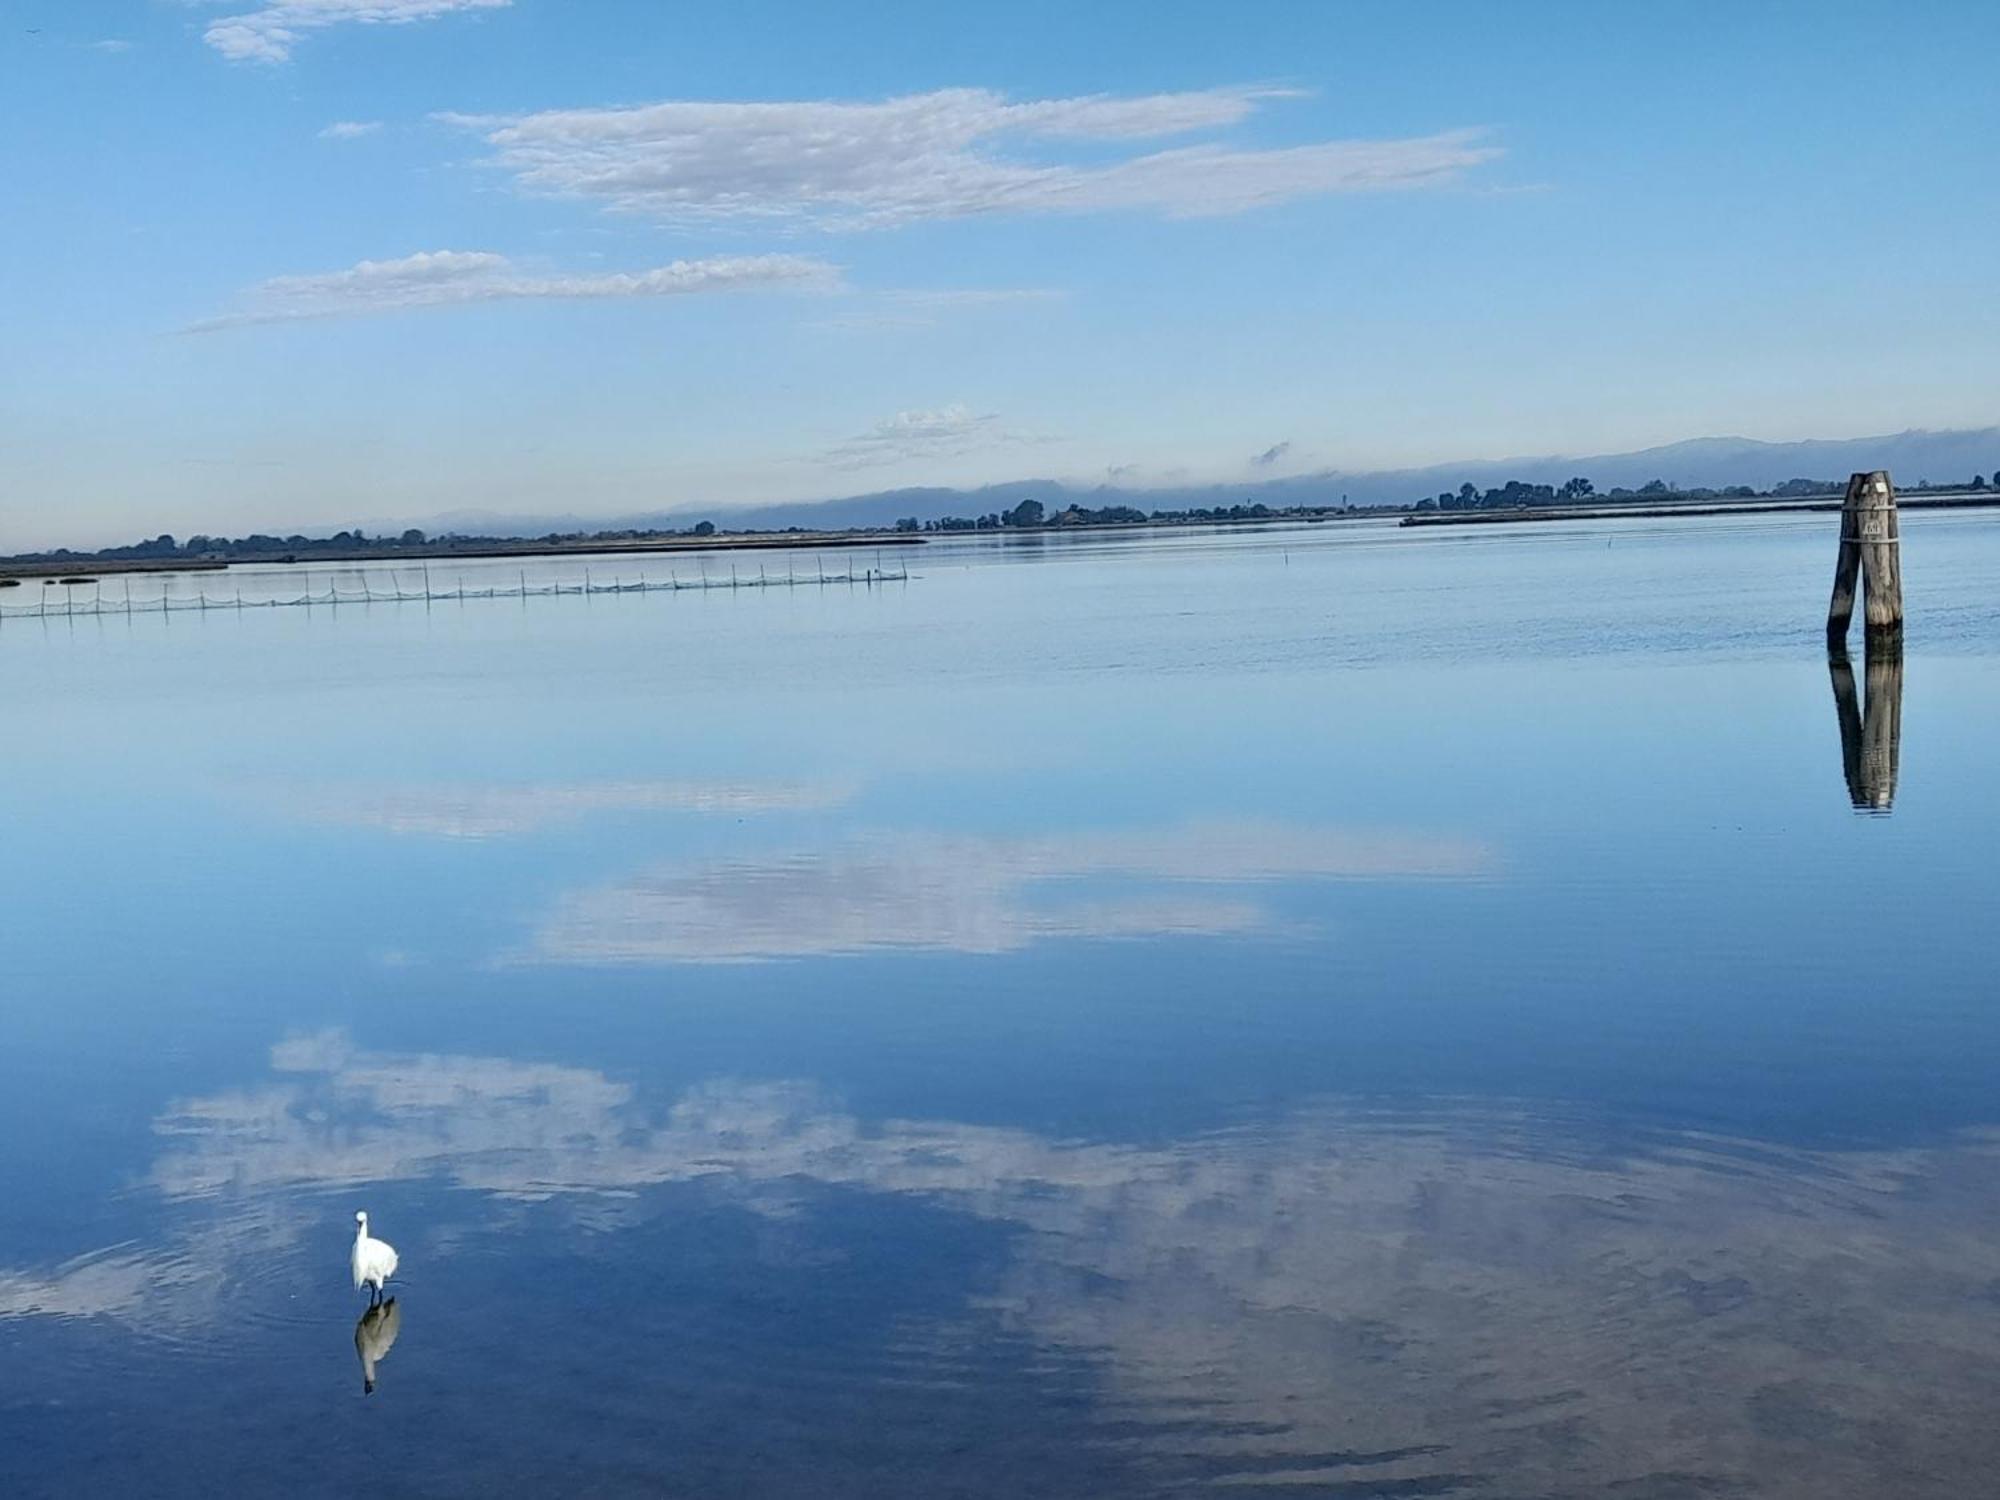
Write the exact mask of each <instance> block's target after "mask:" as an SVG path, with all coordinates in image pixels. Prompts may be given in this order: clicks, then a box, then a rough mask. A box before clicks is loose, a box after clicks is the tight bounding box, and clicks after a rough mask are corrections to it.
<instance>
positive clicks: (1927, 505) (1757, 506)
mask: <svg viewBox="0 0 2000 1500" xmlns="http://www.w3.org/2000/svg"><path fill="white" fill-rule="evenodd" d="M1841 504H1842V500H1841V497H1840V496H1838V495H1831V496H1827V495H1816V496H1812V497H1810V498H1805V499H1798V500H1732V501H1721V502H1707V501H1697V502H1695V503H1692V504H1685V505H1540V506H1529V507H1524V508H1522V509H1518V510H1439V511H1428V510H1427V511H1411V512H1410V513H1409V514H1408V515H1406V516H1404V517H1403V519H1402V522H1401V524H1402V525H1404V526H1502V525H1507V524H1509V523H1511V522H1515V521H1615V520H1618V519H1620V518H1621V517H1626V516H1631V517H1642V518H1647V519H1652V520H1663V519H1672V518H1674V517H1677V516H1768V515H1779V514H1782V513H1784V512H1787V511H1794V512H1795V511H1816V510H1817V511H1837V510H1839V509H1840V507H1841ZM1896 504H1897V506H1898V508H1900V509H1902V510H1906V511H1909V510H1978V509H1983V508H1986V507H1989V506H2000V492H1993V491H1988V492H1983V493H1972V492H1968V493H1966V494H1963V495H1922V496H1912V495H1899V496H1898V497H1897V499H1896Z"/></svg>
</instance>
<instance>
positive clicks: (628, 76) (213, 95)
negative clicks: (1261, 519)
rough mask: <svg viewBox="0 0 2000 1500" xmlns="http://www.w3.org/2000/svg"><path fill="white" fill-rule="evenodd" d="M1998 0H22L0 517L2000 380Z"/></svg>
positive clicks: (2, 60) (382, 516)
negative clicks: (717, 2)
mask: <svg viewBox="0 0 2000 1500" xmlns="http://www.w3.org/2000/svg"><path fill="white" fill-rule="evenodd" d="M1996 57H2000V6H1996V5H1993V4H1991V3H1965V4H1955V3H1942V0H1941V3H1935V4H1930V5H1907V4H1904V5H1890V4H1879V5H1878V4H1841V3H1837V0H1821V3H1817V4H1796V5H1794V4H1783V3H1763V4H1757V5H1751V6H1744V5H1740V4H1722V3H1715V4H1700V3H1692V4H1676V5H1670V6H1668V5H1661V6H1642V5H1603V4H1578V5H1562V4H1530V3H1526V0H1523V3H1519V4H1506V5H1502V4H1493V3H1486V4H1439V3H1426V0H1406V3H1388V0H1384V3H1332V0H1327V3H1304V0H1299V3H1266V0H1232V3H1226V4H1225V3H1220V0H1218V3H1214V4H1199V5H1198V4H1190V3H1171V0H1151V3H1137V4H1125V3H1116V0H1093V3H1091V4H1088V5H1077V4H1075V3H1073V0H1069V3H1049V4H1044V3H1040V0H1033V3H1005V4H1002V3H991V0H988V3H977V4H975V3H971V0H968V3H966V4H962V5H939V4H936V3H925V4H903V3H895V0H876V3H870V4H865V5H863V4H844V3H837V0H814V3H805V0H799V3H789V4H785V3H771V0H733V3H731V4H729V5H726V6H714V5H710V6H695V5H689V4H682V3H676V0H219V3H209V0H0V131H4V135H0V163H4V167H0V287H4V288H5V290H4V292H0V551H13V550H16V549H17V548H20V547H28V546H47V545H55V544H69V545H103V544H108V543H114V542H122V541H126V540H131V539H134V538H136V537H139V536H142V535H148V536H149V535H153V534H156V533H158V532H162V531H170V532H173V533H175V534H176V535H183V536H185V535H187V534H190V533H193V532H208V533H216V534H231V535H234V534H240V533H243V532H248V531H252V530H264V531H279V532H286V531H291V530H325V529H332V528H337V527H341V526H348V525H353V524H374V525H379V524H381V523H382V522H383V521H385V520H405V521H416V522H419V523H421V521H422V520H424V519H426V518H433V517H438V516H448V515H450V514H453V513H458V512H481V513H488V514H499V515H505V514H509V513H516V514H535V515H548V514H552V513H554V514H575V515H582V516H592V515H601V516H610V515H628V514H632V513H635V512H641V511H657V512H678V513H692V512H716V513H723V512H726V511H727V510H728V509H729V508H730V507H739V506H745V505H751V504H756V503H762V502H772V501H781V500H796V499H811V498H820V497H826V496H833V495H842V494H852V493H860V492H867V491H876V490H884V489H891V488H896V487H899V486H904V485H915V484H943V485H960V486H967V485H977V484H981V483H988V482H996V481H1002V480H1008V479H1018V478H1025V477H1047V478H1057V479H1064V480H1070V481H1077V482H1087V483H1089V482H1111V483H1116V484H1120V485H1125V486H1132V487H1141V488H1143V487H1146V486H1149V485H1169V484H1186V483H1194V482H1217V481H1222V482H1229V481H1235V480H1239V479H1242V480H1247V479H1251V478H1260V477H1261V478H1276V477H1281V476H1284V475H1287V474H1298V473H1310V472H1316V471H1319V470H1324V469H1347V470H1358V469H1378V468H1388V467H1401V466H1406V465H1420V464H1429V463H1436V462H1444V461H1449V460H1454V459H1461V458H1465V459H1470V458H1496V457H1506V456H1511V455H1517V454H1539V453H1571V454H1590V453H1602V452H1612V451H1619V450H1623V449H1629V448H1635V447H1642V446H1646V445H1648V444H1652V443H1657V442H1670V441H1675V440H1678V439H1681V438H1687V437H1695V436H1705V435H1721V434H1726V435H1742V436H1749V437H1756V438H1766V439H1773V440H1783V439H1796V438H1808V437H1850V436H1857V435H1862V434H1870V433H1880V432H1891V431H1897V430H1900V429H1903V428H1908V427H1968V426H1985V425H1988V424H1991V423H1993V422H1994V421H1996V420H2000V411H1996V404H1995V401H1994V392H1995V391H1997V390H2000V297H1997V296H1996V295H1995V287H1994V280H1995V277H1994V271H1995V268H1996V264H2000V234H1996V231H2000V207H1996V194H1995V188H1996V185H2000V166H1997V165H1996V162H2000V154H1996V151H1995V146H1996V143H2000V88H1995V87H1994V86H1993V84H1992V72H1993V60H1994V59H1995V58H1996Z"/></svg>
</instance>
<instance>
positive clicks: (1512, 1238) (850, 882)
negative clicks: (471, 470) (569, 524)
mask: <svg viewBox="0 0 2000 1500" xmlns="http://www.w3.org/2000/svg"><path fill="white" fill-rule="evenodd" d="M1831 526H1832V521H1831V518H1828V517H1823V516H1779V517H1764V518H1757V519H1754V520H1745V519H1728V518H1725V519H1718V520H1713V521H1681V522H1641V521H1628V522H1614V523H1598V524H1590V525H1576V526H1562V527H1554V526H1524V527H1518V528H1517V527H1506V528H1475V529H1468V530H1467V531H1464V532H1456V531H1417V532H1408V531H1397V530H1395V529H1394V528H1389V527H1383V526H1379V525H1349V524H1342V525H1333V526H1326V527H1312V528H1297V529H1279V530H1269V531H1260V532H1233V533H1193V532H1191V533H1176V534H1172V535H1169V536H1166V537H1160V538H1151V539H1140V538H1135V537H1131V536H1127V535H1122V534H1092V535H1089V536H1085V537H1081V538H1053V537H1052V538H1011V539H1008V540H1006V541H1005V542H995V541H987V540H980V541H967V542H961V543H938V544H933V545H929V546H926V547H923V548H921V549H917V550H916V551H915V552H914V553H913V554H912V556H911V559H910V563H911V569H910V571H911V574H912V577H911V579H910V581H909V582H908V583H904V584H892V585H889V586H886V587H874V588H868V587H859V586H857V587H852V588H849V587H840V588H829V589H820V588H817V587H813V588H802V589H796V590H770V591H763V592H754V593H753V592H743V593H734V594H730V593H715V594H693V593H679V594H645V595H618V596H612V597H605V596H598V597H592V598H581V597H576V596H563V597H558V598H530V599H524V600H521V599H517V600H512V601H507V600H492V601H487V600H472V601H467V602H463V603H458V602H454V603H449V604H434V605H432V606H430V607H428V608H427V607H426V606H425V605H423V604H421V603H419V604H396V605H372V606H365V607H359V608H356V607H344V608H342V609H340V610H339V611H338V612H337V613H336V612H331V611H326V610H314V611H311V612H307V611H303V610H274V611H261V612H260V611H249V610H246V611H245V612H243V613H241V614H237V613H235V612H233V611H226V612H222V613H211V614H206V615H193V616H189V615H170V616H167V617H164V618H162V617H150V618H148V617H144V616H136V617H134V618H132V619H129V620H128V619H124V618H95V619H88V620H70V621H65V620H62V619H52V620H43V621H25V622H24V621H21V620H19V619H15V618H8V619H6V620H5V621H4V622H0V683H4V685H5V689H6V693H7V701H8V703H9V705H10V707H11V709H12V712H11V713H10V714H9V716H8V723H7V725H6V727H5V729H4V731H0V732H3V733H4V740H0V743H4V745H5V768H6V773H7V774H6V775H5V777H4V779H0V820H4V827H5V829H6V830H7V835H8V836H7V838H6V840H5V847H4V848H0V923H4V937H5V944H4V955H5V972H4V977H0V986H4V990H0V994H4V1001H0V1004H4V1011H0V1014H4V1025H5V1031H4V1036H5V1040H6V1046H5V1047H4V1048H0V1204H4V1205H5V1208H4V1214H0V1370H4V1371H5V1372H6V1373H5V1375H4V1376H0V1493H6V1494H9V1495H44V1494H48V1495H75V1494H97V1493H117V1492H134V1491H137V1492H143V1493H147V1494H156V1495H177V1494H190V1495H192V1494H197V1493H200V1494H213V1493H217V1492H221V1493H272V1492H284V1493H295V1494H336V1493H351V1492H353V1491H354V1490H355V1489H356V1488H357V1487H358V1486H363V1485H366V1486H369V1487H372V1488H373V1489H376V1490H378V1491H380V1492H382V1493H390V1494H395V1493H408V1494H467V1495H472V1494H478V1495H487V1494H493V1493H503V1492H514V1493H555V1492H560V1493H602V1494H622V1493H673V1494H687V1495H700V1496H718V1495H766V1494H776V1495H796V1494H815V1495H818V1494H825V1495H855V1496H862V1495H880V1494H912V1495H924V1496H933V1495H1007V1496H1018V1495H1023V1494H1035V1495H1076V1496H1098V1495H1124V1494H1133V1495H1144V1494H1157V1493H1162V1492H1165V1491H1170V1490H1171V1491H1183V1490H1195V1491H1202V1490H1208V1489H1216V1490H1221V1489H1225V1488H1226V1489H1230V1490H1234V1489H1235V1488H1237V1487H1238V1486H1241V1485H1245V1484H1274V1485H1282V1486H1284V1488H1285V1490H1286V1492H1288V1493H1296V1494H1320V1495H1343V1496H1349V1495H1493V1496H1515V1495H1522V1494H1536V1495H1576V1496H1598V1495H1604V1494H1609V1493H1616V1494H1621V1495H1632V1496H1645V1497H1654V1500H1664V1497H1678V1496H1683V1495H1686V1496H1694V1495H1709V1494H1734V1493H1746V1494H1748V1493H1755V1494H1758V1495H1778V1496H1790V1495H1797V1496H1815V1497H1823V1496H1847V1495H1853V1496H1876V1495H1882V1494H1898V1495H1937V1496H1947V1495H1949V1496H1962V1495H1967V1494H1973V1493H1979V1492H1980V1491H1981V1489H1982V1487H1983V1486H1985V1485H1986V1484H1988V1483H1989V1482H1990V1478H1989V1476H1990V1474H1991V1471H1992V1466H1993V1464H1994V1462H1995V1460H1996V1459H2000V1438H1995V1437H1994V1436H1993V1435H1992V1434H1991V1432H1990V1428H1991V1426H1992V1424H1991V1421H1990V1413H1991V1411H1992V1409H1993V1406H1994V1403H1995V1400H1996V1397H2000V1234H1996V1231H2000V1133H1997V1132H2000V1094H1997V1093H1996V1090H1995V1087H1994V1083H1995V1077H1996V1063H2000V1014H1996V1012H1995V1000H1996V993H1995V992H1996V983H1995V975H1996V973H2000V963H1996V957H2000V942H1996V939H1995V936H1994V918H1995V916H1996V908H2000V901H1996V894H2000V886H1996V881H1995V878H1994V875H1993V869H1994V858H1993V844H1994V836H1995V833H1996V831H2000V791H1996V789H1995V784H1994V778H1993V776H1992V774H1991V767H1992V763H1993V756H1992V746H1993V745H1994V744H1995V742H1996V739H1997V738H2000V518H1996V517H1995V516H1993V515H1992V514H1990V513H1955V514H1948V515H1911V516H1909V517H1907V518H1906V520H1905V533H1906V542H1905V547H1906V554H1907V555H1906V559H1905V571H1906V577H1907V580H1908V587H1909V591H1910V597H1911V604H1912V618H1911V622H1910V626H1909V640H1908V643H1907V647H1906V651H1905V656H1904V660H1903V662H1902V665H1901V671H1900V673H1897V674H1893V675H1892V674H1890V673H1888V672H1887V671H1886V669H1885V667H1884V664H1882V663H1880V662H1878V663H1876V664H1874V670H1872V671H1871V670H1870V668H1869V665H1868V664H1865V663H1864V662H1863V661H1862V660H1861V659H1860V657H1859V653H1858V642H1857V656H1856V660H1855V661H1854V663H1853V668H1852V674H1851V676H1852V683H1853V701H1852V703H1851V705H1850V706H1851V710H1852V712H1851V713H1850V714H1849V715H1848V716H1847V722H1846V723H1845V724H1843V713H1842V706H1841V703H1840V701H1839V698H1838V696H1837V694H1838V691H1839V689H1840V687H1841V684H1840V682H1839V680H1838V674H1834V673H1830V672H1829V667H1828V663H1827V661H1826V659H1825V655H1824V652H1823V650H1822V649H1821V643H1820V640H1819V635H1820V628H1819V621H1820V619H1821V617H1822V615H1823V611H1824V607H1825V592H1826V588H1827V584H1828V582H1829V580H1830V576H1831V569H1832V553H1833V550H1834V548H1833V537H1832V534H1831ZM729 562H730V560H729V559H728V558H727V557H722V556H718V557H716V558H713V559H710V560H709V561H708V563H707V566H708V567H710V568H711V569H722V570H726V569H727V567H728V566H729ZM585 566H591V567H593V568H609V569H612V570H613V571H614V572H615V573H616V574H618V575H619V576H636V575H637V573H638V572H639V571H640V570H641V569H642V568H643V569H650V570H656V572H655V575H654V576H660V577H664V576H666V574H667V570H668V569H669V568H676V569H678V570H680V572H681V573H683V574H685V573H686V572H688V570H689V569H690V568H697V567H699V566H701V564H700V563H698V562H694V561H690V560H688V559H675V560H673V561H672V562H668V561H666V560H651V561H647V562H643V563H641V562H635V561H633V560H629V559H619V560H617V561H616V562H615V563H611V562H606V563H602V564H599V563H594V562H593V563H590V564H585V563H583V562H580V561H575V560H565V561H564V562H562V563H560V564H549V565H545V566H544V567H543V568H541V569H539V570H537V573H536V577H538V578H542V579H557V578H560V579H562V580H565V581H573V580H574V579H575V578H577V577H580V575H581V571H582V569H583V568H584V567H585ZM306 571H308V570H303V569H293V570H285V572H284V574H283V575H282V576H281V577H277V578H270V577H259V576H256V575H251V576H247V577H245V578H244V579H243V580H242V586H243V587H244V589H245V590H246V593H248V595H249V596H250V597H252V598H255V597H258V594H257V590H259V589H263V590H266V591H271V590H278V589H285V588H291V587H294V586H296V581H297V579H298V578H299V575H300V574H301V573H302V572H306ZM310 571H311V572H312V573H313V576H314V577H315V578H316V579H318V580H319V581H320V583H321V586H324V585H325V583H326V582H327V581H328V575H329V574H333V575H338V578H339V579H340V580H350V579H357V578H358V575H357V574H355V573H354V572H352V570H339V569H324V570H310ZM518 571H519V565H518V564H516V563H514V562H512V561H507V562H503V563H496V564H478V563H467V564H463V565H456V566H454V567H451V568H445V567H441V566H435V565H434V568H433V578H434V581H435V582H436V583H437V584H439V585H440V586H444V585H447V584H449V583H450V582H452V581H454V580H455V579H456V578H458V577H459V576H460V575H464V576H465V577H466V578H467V579H468V580H469V581H470V583H471V586H473V587H478V586H479V580H481V579H483V578H492V577H499V578H500V579H501V580H502V582H506V581H510V580H511V578H512V576H513V575H514V574H515V573H517V572H518ZM371 573H373V576H374V580H375V583H376V586H377V587H380V586H381V584H382V581H383V578H382V575H381V574H380V573H374V570H371ZM212 576H213V575H211V577H212ZM531 581H534V580H533V579H531ZM236 584H237V580H236V579H235V577H234V575H230V586H231V588H232V589H233V588H234V587H236ZM172 586H177V587H178V586H181V585H180V584H175V585H172ZM188 586H193V587H199V586H200V585H199V583H195V584H191V585H188ZM210 586H211V588H215V587H218V585H215V584H213V583H211V585H210ZM339 586H341V587H359V582H347V581H342V582H340V585H339ZM135 587H147V588H150V587H152V585H150V584H146V585H138V586H135ZM1891 709H1894V710H1896V711H1897V714H1898V715H1899V718H1892V717H1889V716H1888V715H1889V711H1890V710H1891ZM1885 726H1887V727H1886V728H1885ZM1891 728H1893V729H1896V730H1898V731H1899V733H1897V734H1896V735H1895V737H1894V744H1893V746H1891V745H1890V744H1889V742H1888V739H1887V737H1886V736H1887V732H1888V729H1891ZM1844 729H1845V730H1846V731H1847V735H1848V743H1847V744H1846V745H1845V746H1844V745H1843V730H1844ZM1864 729H1865V730H1867V731H1868V734H1867V738H1866V741H1865V743H1864V739H1863V731H1864ZM1890 748H1893V750H1894V752H1895V754H1894V758H1893V760H1887V759H1885V752H1886V751H1887V750H1888V749H1890ZM1864 751H1865V754H1864ZM1857 802H1859V803H1861V804H1863V808H1864V810H1860V811H1857V808H1856V803H1857ZM1885 806H1886V808H1887V810H1886V812H1885V811H1883V810H1882V809H1883V808H1884V807H1885ZM1871 808H1872V809H1874V810H1867V809H1871ZM357 1208H366V1209H368V1210H369V1212H370V1214H371V1218H372V1222H373V1228H374V1231H375V1232H376V1233H377V1234H379V1235H381V1236H382V1237H384V1238H386V1239H388V1240H390V1241H392V1242H393V1243H394V1244H395V1245H396V1246H397V1247H398V1249H399V1250H400V1252H401V1255H402V1272H401V1275H400V1277H399V1279H398V1281H397V1282H396V1283H394V1284H392V1287H391V1291H392V1292H393V1293H394V1294H395V1297H396V1311H395V1326H394V1335H395V1336H394V1341H393V1345H392V1347H390V1348H388V1349H387V1351H386V1352H383V1353H380V1355H379V1357H378V1359H377V1363H376V1378H377V1389H376V1391H375V1393H374V1394H373V1395H368V1396H364V1394H363V1387H362V1373H363V1372H362V1365H361V1362H360V1360H359V1358H358V1351H357V1343H356V1335H357V1326H356V1319H357V1318H359V1317H361V1315H362V1312H363V1308H364V1304H365V1297H363V1296H362V1295H359V1294H356V1293H355V1292H354V1291H353V1290H352V1288H351V1287H350V1285H349V1283H348V1279H347V1264H346V1262H347V1249H348V1243H349V1240H350V1238H351V1235H352V1215H353V1212H354V1210H355V1209H357ZM360 1331H361V1332H362V1334H363V1335H364V1337H365V1338H367V1339H373V1340H375V1341H376V1342H377V1343H378V1344H379V1341H380V1339H381V1336H382V1318H381V1316H380V1315H378V1316H377V1317H376V1319H375V1320H374V1321H373V1322H372V1323H371V1324H370V1326H369V1327H368V1328H366V1329H363V1330H360Z"/></svg>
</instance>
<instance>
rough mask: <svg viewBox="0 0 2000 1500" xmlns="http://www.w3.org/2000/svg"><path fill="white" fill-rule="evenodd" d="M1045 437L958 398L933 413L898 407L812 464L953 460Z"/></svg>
mask: <svg viewBox="0 0 2000 1500" xmlns="http://www.w3.org/2000/svg"><path fill="white" fill-rule="evenodd" d="M1047 441H1049V440H1048V439H1047V438H1045V437H1039V436H1037V435H1035V434H1033V433H1026V432H1015V431H1012V430H1010V429H1008V428H1005V427H1002V426H1001V425H1000V416H999V413H997V412H976V411H974V410H973V409H972V408H971V407H969V406H966V405H965V404H964V403H963V402H954V403H953V404H951V405H950V406H940V407H938V408H937V409H935V410H933V411H899V412H897V413H896V414H895V415H894V416H893V417H885V418H884V419H883V420H882V421H880V422H877V423H876V424H875V425H874V426H873V427H871V428H869V429H868V430H867V431H866V432H859V433H856V434H855V435H854V436H853V437H851V438H848V439H846V440H845V441H844V442H840V443H836V444H835V445H834V446H833V447H831V448H828V449H825V450H823V451H822V452H820V453H817V454H815V455H814V456H813V457H812V459H811V460H810V461H811V462H813V463H819V464H826V465H830V466H831V467H833V468H836V469H872V468H877V467H880V466H882V465H885V464H899V463H906V462H910V461H913V460H917V459H938V458H957V457H959V456H961V455H963V454H967V453H975V452H978V451H980V450H982V449H986V448H996V447H1002V446H1005V445H1008V444H1013V443H1039V442H1047Z"/></svg>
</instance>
